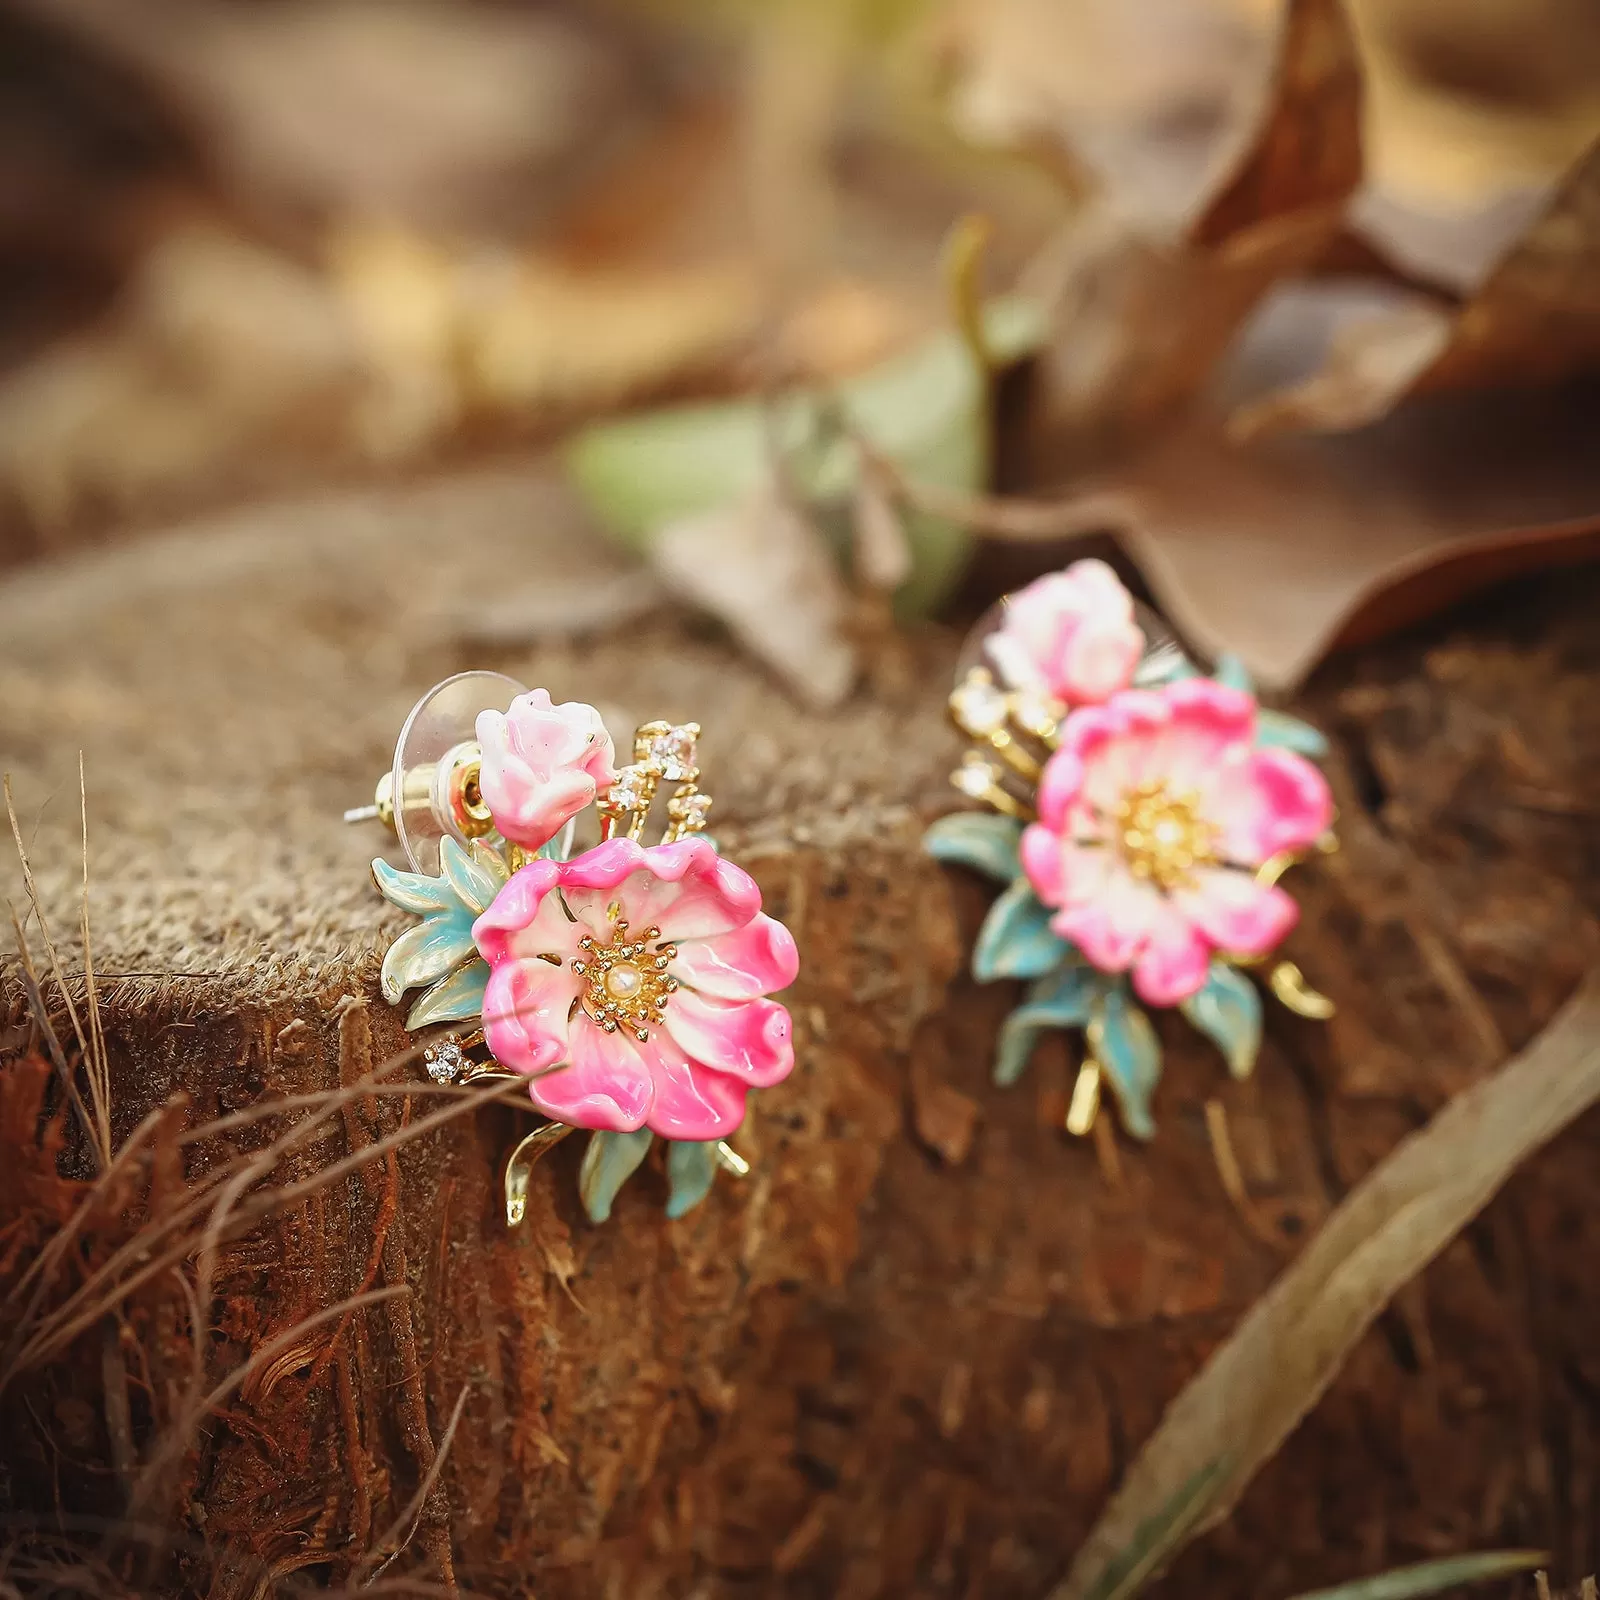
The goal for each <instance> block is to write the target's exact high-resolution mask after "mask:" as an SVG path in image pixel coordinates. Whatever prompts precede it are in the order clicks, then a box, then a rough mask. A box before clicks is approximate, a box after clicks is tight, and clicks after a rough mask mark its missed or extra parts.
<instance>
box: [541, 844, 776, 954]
mask: <svg viewBox="0 0 1600 1600" xmlns="http://www.w3.org/2000/svg"><path fill="white" fill-rule="evenodd" d="M561 882H562V885H563V887H564V889H565V890H566V891H567V903H568V904H569V905H570V906H571V907H572V910H573V912H574V914H575V915H576V916H578V917H579V918H580V920H582V921H583V922H584V923H585V924H586V925H587V926H588V928H589V930H590V931H591V932H593V933H595V934H597V935H602V936H604V937H608V938H609V937H610V928H611V922H610V919H609V915H608V913H609V909H610V907H611V906H612V905H616V906H617V907H618V908H619V914H620V915H621V917H623V918H624V919H625V920H626V921H627V923H628V926H629V928H630V929H637V930H639V931H641V932H642V931H643V930H644V929H645V928H647V927H651V926H656V927H659V928H660V929H661V932H662V937H663V938H666V939H712V938H715V937H716V936H717V935H718V934H722V933H732V932H733V930H734V929H736V928H742V927H744V925H745V924H746V923H747V922H749V921H750V919H751V918H752V917H754V916H755V915H756V913H757V912H758V911H760V909H761V891H760V889H759V888H757V886H756V882H755V880H754V879H753V878H752V877H751V876H750V875H749V873H747V872H745V871H743V870H742V869H740V868H739V867H736V866H734V865H733V863H732V862H731V861H724V860H723V859H722V857H721V856H719V855H718V854H717V852H716V848H715V846H713V845H712V844H711V843H710V841H709V840H706V839H681V840H679V841H678V842H677V843H676V844H660V845H651V846H650V847H649V848H646V847H644V846H642V845H639V844H636V843H634V841H633V840H631V839H611V840H608V841H607V842H606V843H605V844H600V845H596V846H595V848H594V849H593V850H587V851H585V852H584V853H583V854H582V855H581V856H577V857H575V858H574V859H573V860H571V861H569V862H567V863H566V865H565V866H564V867H563V868H562V873H561Z"/></svg>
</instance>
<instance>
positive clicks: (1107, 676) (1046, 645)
mask: <svg viewBox="0 0 1600 1600" xmlns="http://www.w3.org/2000/svg"><path fill="white" fill-rule="evenodd" d="M988 649H989V654H990V656H991V657H992V658H993V660H994V663H995V665H996V666H997V667H998V668H999V669H1000V673H1001V676H1002V677H1004V678H1005V679H1006V681H1007V682H1008V683H1009V684H1010V685H1011V687H1012V688H1014V689H1036V690H1037V689H1042V690H1044V691H1046V692H1047V693H1049V694H1052V695H1054V696H1055V697H1056V699H1058V700H1063V701H1065V702H1066V703H1067V704H1068V705H1081V704H1091V705H1092V704H1098V703H1099V702H1100V701H1102V700H1105V699H1107V698H1108V697H1109V696H1110V695H1113V694H1115V693H1116V692H1117V691H1118V690H1119V689H1126V688H1127V687H1128V684H1129V683H1130V682H1131V681H1132V678H1133V669H1134V668H1135V667H1136V666H1138V664H1139V657H1140V656H1141V655H1142V654H1143V652H1144V634H1143V633H1142V632H1141V631H1140V628H1139V624H1138V623H1137V622H1135V621H1134V619H1133V596H1132V595H1131V594H1129V593H1128V591H1127V590H1126V589H1125V588H1124V587H1123V585H1122V580H1121V579H1120V578H1118V577H1117V575H1116V573H1114V572H1113V571H1112V570H1111V568H1110V567H1108V566H1107V565H1106V564H1105V562H1103V561H1075V562H1073V564H1072V565H1071V566H1070V567H1068V568H1067V570H1066V571H1065V572H1052V573H1050V574H1049V575H1048V576H1046V577H1043V578H1040V579H1038V580H1037V581H1036V582H1034V583H1030V584H1029V585H1028V586H1027V588H1026V589H1021V590H1018V592H1017V593H1016V594H1014V595H1011V596H1010V597H1009V598H1008V599H1007V601H1006V606H1005V615H1004V620H1003V621H1002V622H1001V625H1000V629H999V631H998V632H997V633H996V634H995V635H994V636H993V637H992V638H991V639H990V640H989V645H988Z"/></svg>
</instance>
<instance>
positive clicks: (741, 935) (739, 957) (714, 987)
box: [668, 912, 800, 1000]
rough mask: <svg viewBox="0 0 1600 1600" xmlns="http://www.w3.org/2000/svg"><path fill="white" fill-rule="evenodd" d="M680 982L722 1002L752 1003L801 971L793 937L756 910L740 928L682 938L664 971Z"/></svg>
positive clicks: (792, 979)
mask: <svg viewBox="0 0 1600 1600" xmlns="http://www.w3.org/2000/svg"><path fill="white" fill-rule="evenodd" d="M668 970H669V971H670V973H671V975H672V976H673V977H674V978H676V979H677V980H678V981H679V982H680V983H687V984H692V985H693V986H694V987H695V988H696V989H698V990H699V991H700V992H701V993H702V994H710V995H716V996H717V997H718V999H721V1000H754V999H755V998H756V997H757V996H758V995H764V994H774V993H776V992H777V991H778V990H779V989H787V988H788V987H789V985H790V984H791V983H793V982H794V980H795V978H796V976H797V975H798V974H799V971H800V952H799V951H798V950H796V949H795V943H794V935H793V934H791V933H790V932H789V930H788V929H787V928H786V927H784V925H783V924H782V923H781V922H779V921H778V920H777V919H776V918H775V917H769V916H768V915H767V914H766V913H765V912H758V913H757V914H756V915H755V916H754V917H752V918H751V919H750V921H749V922H747V923H746V924H745V925H744V926H743V927H742V928H735V929H734V930H733V932H731V933H719V934H718V935H717V936H716V937H715V938H712V939H685V940H684V941H683V942H682V943H681V944H680V945H679V946H678V956H677V959H676V960H675V961H674V962H673V963H672V966H671V967H670V968H669V969H668Z"/></svg>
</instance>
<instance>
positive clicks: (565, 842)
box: [539, 817, 578, 861]
mask: <svg viewBox="0 0 1600 1600" xmlns="http://www.w3.org/2000/svg"><path fill="white" fill-rule="evenodd" d="M577 834H578V819H577V818H576V817H574V818H573V819H572V821H571V822H569V823H568V824H567V825H566V827H564V828H563V829H562V830H561V832H560V833H558V834H557V835H556V836H555V838H553V839H547V840H546V841H545V842H544V843H543V844H542V845H540V846H539V854H540V855H541V856H542V857H543V858H544V859H545V860H546V861H565V860H566V859H567V858H568V857H569V856H570V855H571V854H572V841H573V840H574V839H575V838H576V837H577Z"/></svg>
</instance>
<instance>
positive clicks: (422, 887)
mask: <svg viewBox="0 0 1600 1600" xmlns="http://www.w3.org/2000/svg"><path fill="white" fill-rule="evenodd" d="M372 881H373V882H374V883H376V884H377V886H378V893H379V894H381V895H382V896H383V898H384V899H385V900H387V901H388V902H389V904H390V905H392V906H399V908H400V909H401V910H402V911H409V912H411V913H412V915H413V916H418V917H425V916H427V915H428V913H429V912H431V911H452V910H454V909H455V907H456V906H457V905H458V904H459V902H458V901H457V899H456V893H455V890H454V889H452V888H451V887H450V885H449V884H448V883H446V882H445V880H444V879H443V878H430V877H429V876H428V875H427V874H426V873H424V872H402V871H401V870H400V869H399V868H398V867H391V866H390V865H389V863H388V862H387V861H385V860H384V859H383V858H382V857H381V856H380V857H379V858H378V859H377V860H375V861H374V862H373V863H372Z"/></svg>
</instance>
